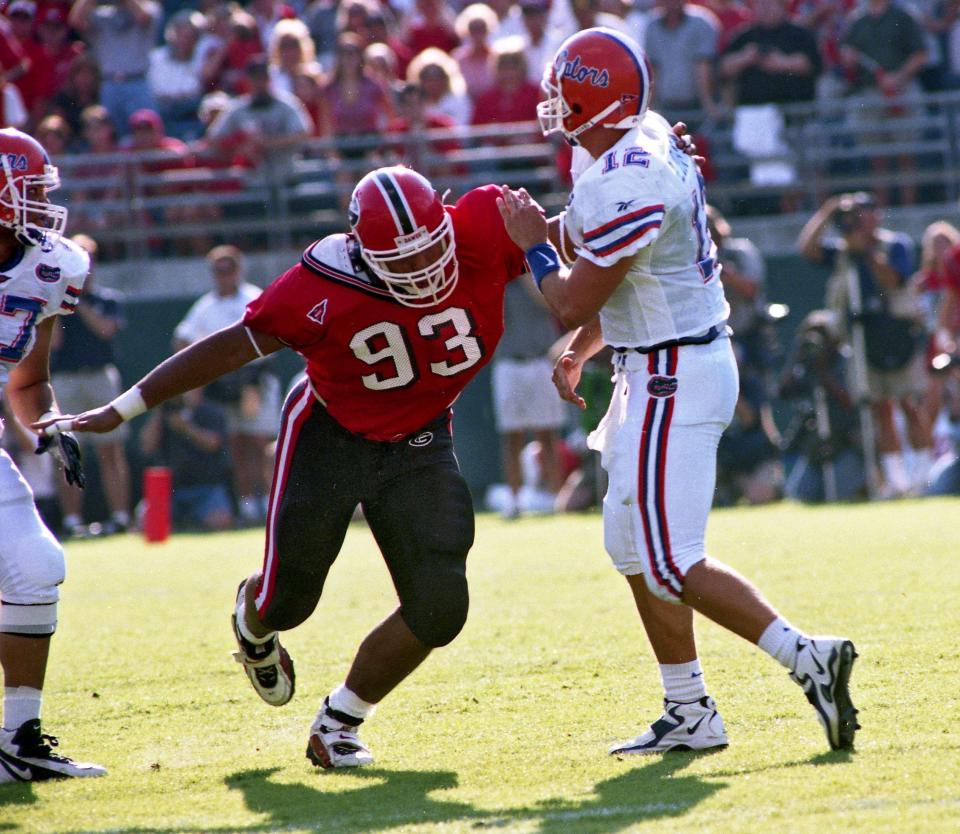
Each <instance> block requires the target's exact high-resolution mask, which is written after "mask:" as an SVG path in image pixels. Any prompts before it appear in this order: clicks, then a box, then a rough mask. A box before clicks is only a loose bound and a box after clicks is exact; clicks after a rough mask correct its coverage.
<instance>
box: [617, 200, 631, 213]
mask: <svg viewBox="0 0 960 834" xmlns="http://www.w3.org/2000/svg"><path fill="white" fill-rule="evenodd" d="M634 202H635V201H634V200H627V201H625V202H623V203H617V211H626V210H627V209H628V208H630V206H632V205H633V204H634Z"/></svg>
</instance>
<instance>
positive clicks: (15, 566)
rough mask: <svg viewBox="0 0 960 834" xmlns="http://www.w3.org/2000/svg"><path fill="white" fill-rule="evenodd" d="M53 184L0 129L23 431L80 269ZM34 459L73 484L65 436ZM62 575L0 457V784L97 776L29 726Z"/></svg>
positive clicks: (23, 490) (36, 407) (7, 315)
mask: <svg viewBox="0 0 960 834" xmlns="http://www.w3.org/2000/svg"><path fill="white" fill-rule="evenodd" d="M59 185H60V176H59V174H58V172H57V169H56V168H55V167H54V166H53V165H52V164H51V163H50V159H49V157H48V156H47V153H46V151H45V150H44V149H43V147H42V146H41V145H40V143H39V142H37V141H36V140H35V139H34V138H33V137H31V136H28V135H27V134H25V133H21V132H20V131H19V130H14V129H13V128H6V129H5V130H0V394H3V395H4V396H5V399H6V404H7V405H8V406H9V407H10V410H11V411H12V412H13V414H15V415H16V417H17V419H18V420H19V421H20V422H21V423H22V424H24V425H26V424H27V423H30V422H32V421H34V420H36V419H38V418H39V417H41V415H50V414H51V412H56V411H57V410H58V409H57V405H56V400H55V399H54V396H53V390H52V389H51V387H50V339H51V336H52V334H53V328H54V324H55V323H56V320H57V316H58V315H69V314H70V313H72V312H73V310H74V307H76V305H77V301H78V299H79V297H80V292H81V290H82V288H83V282H84V279H85V278H86V277H87V272H88V271H89V268H90V258H89V256H88V255H87V253H86V252H84V251H83V250H82V249H81V248H80V247H79V246H77V245H76V244H75V243H73V242H72V241H69V240H67V239H65V238H63V237H62V233H63V230H64V228H65V226H66V222H67V210H66V209H65V208H64V207H63V206H58V205H54V204H51V203H50V200H49V197H48V196H47V192H48V191H52V190H53V189H55V188H57V187H58V186H59ZM2 433H3V421H2V420H0V434H2ZM43 451H49V452H50V453H51V454H53V455H54V456H55V457H56V458H57V459H58V461H59V462H60V463H61V464H62V465H63V468H64V474H65V476H66V478H67V482H68V483H70V484H74V485H77V486H80V487H82V486H83V467H82V465H81V462H80V447H79V446H78V445H77V441H76V439H75V438H73V437H71V436H70V435H69V434H61V435H60V436H59V437H45V438H43V439H42V440H41V442H40V444H39V446H38V448H37V452H38V453H39V452H43ZM63 579H64V558H63V549H62V548H61V547H60V544H59V542H58V541H57V540H56V539H55V538H54V537H53V534H52V533H51V532H50V531H49V530H48V529H47V528H46V526H45V525H44V523H43V521H42V520H41V518H40V515H39V514H38V512H37V508H36V506H34V503H33V494H32V493H31V491H30V487H29V486H28V485H27V482H26V481H25V480H24V479H23V477H22V476H21V474H20V472H19V471H18V470H17V467H16V466H15V464H14V463H13V461H12V460H11V458H10V456H9V455H8V454H7V453H6V452H5V451H2V450H0V665H2V667H3V678H4V681H3V683H4V690H3V724H2V727H0V783H2V782H29V781H40V780H45V779H55V778H63V777H71V776H102V775H103V774H104V773H106V771H105V770H104V769H103V768H102V767H100V766H99V765H94V764H85V763H83V762H75V761H73V760H72V759H68V758H66V757H65V756H60V755H58V754H57V753H55V752H54V750H53V748H54V747H56V745H57V740H56V739H55V738H53V737H52V736H49V735H46V734H44V733H42V732H41V728H40V707H41V702H42V690H43V683H44V677H45V673H46V669H47V655H48V652H49V650H50V638H51V637H52V636H53V633H54V632H55V631H56V628H57V604H58V600H59V596H60V594H59V585H60V583H61V582H63Z"/></svg>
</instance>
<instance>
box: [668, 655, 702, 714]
mask: <svg viewBox="0 0 960 834" xmlns="http://www.w3.org/2000/svg"><path fill="white" fill-rule="evenodd" d="M660 678H661V679H662V680H663V697H664V698H666V699H667V700H668V701H679V702H680V703H681V704H690V703H693V702H694V701H699V700H700V699H701V698H703V697H704V696H706V694H707V684H706V682H705V681H704V679H703V669H701V668H700V659H699V658H694V659H693V660H691V661H690V662H689V663H661V664H660Z"/></svg>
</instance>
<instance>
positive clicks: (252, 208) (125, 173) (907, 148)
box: [56, 93, 960, 260]
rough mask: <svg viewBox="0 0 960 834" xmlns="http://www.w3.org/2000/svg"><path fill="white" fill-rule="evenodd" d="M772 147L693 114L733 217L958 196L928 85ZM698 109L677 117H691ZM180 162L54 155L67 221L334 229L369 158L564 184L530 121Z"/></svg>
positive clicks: (949, 139) (140, 233)
mask: <svg viewBox="0 0 960 834" xmlns="http://www.w3.org/2000/svg"><path fill="white" fill-rule="evenodd" d="M781 113H782V114H783V117H784V125H783V135H782V139H783V142H782V146H781V149H780V151H779V152H778V153H776V154H772V155H771V154H768V155H766V156H757V155H754V154H750V153H749V152H747V153H745V152H744V150H743V143H742V141H741V142H740V149H738V148H737V147H735V144H734V130H733V125H734V117H733V116H734V114H731V115H730V118H725V119H722V120H720V121H718V122H716V123H712V124H707V123H704V124H701V125H700V128H699V130H698V133H699V135H700V136H701V137H703V138H704V139H705V144H706V145H707V153H708V156H709V159H710V164H711V168H712V171H713V176H712V178H711V179H710V181H709V182H708V185H707V189H708V196H709V199H710V201H711V202H713V203H715V204H716V205H718V207H720V208H721V210H723V211H724V212H725V213H727V214H728V215H733V216H749V215H754V216H769V215H771V214H781V215H782V214H784V213H790V212H796V213H798V215H799V214H800V213H802V214H805V215H806V214H809V212H811V211H813V210H814V209H815V208H816V207H817V206H818V205H819V204H820V202H821V201H822V200H823V199H824V198H825V197H826V196H827V195H829V194H831V193H836V192H838V191H844V190H853V189H861V188H869V189H874V190H878V191H881V192H883V193H884V194H885V195H887V196H888V199H890V200H892V201H897V200H900V201H903V199H904V198H905V197H906V196H911V195H912V196H913V197H914V198H915V199H917V200H918V201H919V202H921V203H928V204H932V203H948V202H954V201H956V200H957V198H958V196H960V93H949V94H940V95H928V96H925V97H924V98H923V99H922V100H920V101H918V102H917V103H916V105H915V106H911V108H910V109H909V111H908V112H905V113H896V114H890V113H887V114H885V113H882V112H881V113H880V114H879V115H878V116H877V118H874V119H870V118H864V117H863V116H864V114H863V113H858V112H857V111H856V110H854V109H853V108H852V106H851V105H850V104H849V102H845V101H843V100H840V101H831V102H827V103H821V104H815V105H804V106H790V107H783V108H781ZM697 115H698V114H688V116H689V120H690V122H691V123H692V124H695V125H696V124H697ZM194 151H195V157H196V158H195V160H194V164H193V166H192V167H184V166H183V164H182V162H183V161H182V160H180V159H177V158H176V157H172V156H171V155H170V154H168V153H164V152H148V153H142V152H141V153H134V152H123V153H113V154H78V155H72V156H65V157H63V158H61V159H58V160H56V162H57V164H58V165H59V166H60V169H61V175H62V179H63V182H64V188H63V191H62V192H61V193H62V194H63V197H62V198H60V199H62V200H63V201H64V203H65V204H66V205H67V206H68V207H69V208H70V210H71V222H70V229H71V232H74V233H75V232H86V233H89V234H91V235H94V236H95V237H96V238H97V240H98V241H99V242H100V244H101V248H102V251H103V254H104V255H105V257H106V258H107V259H112V260H144V259H148V260H149V259H154V258H165V257H169V256H171V255H191V254H202V252H203V251H204V248H205V247H206V246H208V245H212V244H214V243H219V242H226V241H230V242H239V243H242V244H243V245H244V246H245V247H246V248H247V249H250V250H257V249H260V250H273V251H276V250H277V249H288V248H291V247H296V246H299V245H301V244H305V243H308V242H309V241H311V240H314V239H316V238H318V237H321V236H322V235H324V234H328V233H330V232H332V231H338V230H343V229H344V228H345V223H346V218H345V209H346V204H347V201H348V199H349V194H350V192H351V190H352V188H353V186H354V184H355V183H356V181H357V180H358V179H359V178H360V177H361V176H362V175H363V174H364V173H366V172H367V171H369V170H370V169H371V168H373V167H376V166H377V165H383V164H390V163H394V162H405V163H407V164H410V165H412V166H413V167H416V168H417V169H418V170H420V171H422V172H423V173H424V174H426V175H427V176H428V177H430V178H431V180H432V181H433V183H434V185H435V186H436V187H437V188H438V190H440V191H441V192H444V191H447V190H449V191H450V192H452V196H453V197H454V198H455V197H457V196H459V195H460V194H463V193H464V192H466V191H468V190H469V189H470V188H473V187H476V186H478V185H482V184H486V183H491V182H494V183H500V182H505V183H508V184H510V185H511V186H514V187H518V186H525V187H526V188H527V189H528V190H529V191H530V192H531V193H532V194H533V195H534V196H535V197H536V198H537V199H538V200H539V201H540V202H541V204H542V205H544V207H545V208H546V209H547V210H548V211H553V210H556V209H559V208H561V207H562V206H563V205H564V203H565V202H566V199H567V194H568V190H569V183H568V181H567V179H566V176H565V174H564V172H563V168H562V165H561V164H558V146H557V145H556V144H555V143H552V142H550V141H548V140H546V139H544V137H543V136H541V134H540V132H539V129H538V127H537V125H536V123H535V122H521V123H515V124H504V125H493V126H485V127H473V128H458V129H454V130H429V131H424V132H420V133H415V134H414V133H408V134H387V135H385V136H373V137H353V138H346V137H341V138H339V139H316V140H311V141H309V142H307V143H305V144H304V147H303V149H302V151H301V152H300V153H298V154H296V155H291V154H289V153H288V154H286V155H276V154H275V155H273V156H269V157H267V159H266V160H265V162H264V163H263V164H262V165H261V166H259V167H258V168H256V169H244V168H237V167H222V166H219V164H218V163H217V161H216V159H215V158H214V157H213V155H212V154H210V152H209V151H208V150H204V149H203V148H196V149H194ZM758 162H760V163H769V162H777V163H780V164H781V165H782V166H784V168H785V169H786V170H787V171H788V172H789V181H788V182H786V183H783V182H781V183H777V184H765V183H764V182H762V181H758V178H757V177H756V175H755V174H756V164H757V163H758Z"/></svg>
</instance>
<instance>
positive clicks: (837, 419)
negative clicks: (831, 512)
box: [779, 310, 866, 502]
mask: <svg viewBox="0 0 960 834" xmlns="http://www.w3.org/2000/svg"><path fill="white" fill-rule="evenodd" d="M845 353H846V354H847V355H848V354H849V350H847V351H846V352H845V351H844V350H843V346H842V343H841V341H840V338H839V334H838V332H837V316H836V315H835V314H834V313H832V312H831V311H830V310H814V311H813V312H811V313H810V314H808V315H807V317H806V318H805V319H804V320H803V323H802V324H801V325H800V329H799V330H798V331H797V335H796V339H795V341H794V347H793V350H792V352H791V354H790V356H789V358H788V359H787V362H786V364H785V365H784V369H783V373H782V375H781V377H780V386H779V396H780V397H781V399H784V400H788V401H791V402H792V403H793V405H794V407H795V412H794V417H793V419H792V420H791V422H790V424H789V425H788V426H787V429H786V431H785V432H784V434H783V453H784V456H785V458H786V461H787V463H788V475H787V482H786V485H785V487H784V492H785V493H786V495H787V496H788V497H789V498H793V499H795V500H797V501H804V502H814V501H843V500H849V499H851V498H855V497H857V496H858V495H860V494H861V493H862V492H863V490H864V486H865V484H866V473H865V470H864V466H863V459H862V458H861V456H860V434H859V421H858V419H857V412H856V409H855V408H854V403H853V398H852V397H851V395H850V392H849V390H848V388H847V382H846V380H847V375H848V374H847V355H845Z"/></svg>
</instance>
